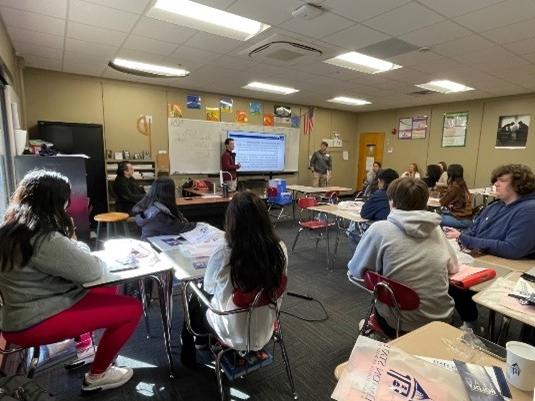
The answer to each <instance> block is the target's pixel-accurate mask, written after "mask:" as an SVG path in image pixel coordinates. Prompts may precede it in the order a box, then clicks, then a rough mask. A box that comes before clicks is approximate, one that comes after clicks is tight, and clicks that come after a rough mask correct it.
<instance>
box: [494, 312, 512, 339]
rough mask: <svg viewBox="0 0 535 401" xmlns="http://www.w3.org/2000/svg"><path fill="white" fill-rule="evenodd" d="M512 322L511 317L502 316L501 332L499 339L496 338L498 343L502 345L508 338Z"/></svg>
mask: <svg viewBox="0 0 535 401" xmlns="http://www.w3.org/2000/svg"><path fill="white" fill-rule="evenodd" d="M510 324H511V319H510V318H508V317H507V316H503V318H502V324H501V326H500V332H499V333H498V339H497V340H496V344H498V345H502V344H503V343H504V342H505V339H506V338H507V334H508V333H509V325H510Z"/></svg>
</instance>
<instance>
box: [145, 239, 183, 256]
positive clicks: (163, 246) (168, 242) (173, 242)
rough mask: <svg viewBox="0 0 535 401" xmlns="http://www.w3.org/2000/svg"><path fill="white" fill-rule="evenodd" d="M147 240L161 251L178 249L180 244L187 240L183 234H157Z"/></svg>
mask: <svg viewBox="0 0 535 401" xmlns="http://www.w3.org/2000/svg"><path fill="white" fill-rule="evenodd" d="M147 241H149V242H150V244H151V245H152V246H153V247H154V248H156V249H158V250H159V251H161V252H166V251H174V250H177V249H179V248H178V246H179V245H181V244H183V243H185V242H186V240H185V239H184V237H182V236H181V235H156V236H154V237H149V238H147Z"/></svg>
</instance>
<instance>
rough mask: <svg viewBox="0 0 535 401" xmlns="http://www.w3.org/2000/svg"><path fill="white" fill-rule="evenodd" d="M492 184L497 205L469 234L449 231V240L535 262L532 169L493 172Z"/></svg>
mask: <svg viewBox="0 0 535 401" xmlns="http://www.w3.org/2000/svg"><path fill="white" fill-rule="evenodd" d="M491 182H492V184H494V185H495V186H496V198H497V201H495V202H493V203H491V204H490V205H489V206H487V207H485V208H484V209H483V210H482V211H481V213H480V214H479V216H478V217H477V218H476V219H475V220H474V224H473V225H472V226H471V227H470V228H469V229H468V230H465V231H463V232H462V233H461V232H460V231H457V230H448V231H447V233H446V234H447V236H448V238H455V239H457V240H458V241H459V243H460V245H462V246H463V247H465V248H468V249H473V250H477V251H480V252H485V253H489V254H491V255H495V256H500V257H502V258H507V259H521V258H535V237H534V236H533V227H534V226H535V175H534V174H533V172H532V171H531V169H530V168H529V167H528V166H525V165H522V164H507V165H505V166H500V167H498V168H496V169H495V170H494V171H493V172H492V177H491Z"/></svg>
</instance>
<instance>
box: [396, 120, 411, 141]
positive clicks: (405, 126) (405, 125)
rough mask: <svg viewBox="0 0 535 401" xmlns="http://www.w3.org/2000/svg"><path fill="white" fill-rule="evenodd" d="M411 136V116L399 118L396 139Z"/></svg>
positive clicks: (409, 137)
mask: <svg viewBox="0 0 535 401" xmlns="http://www.w3.org/2000/svg"><path fill="white" fill-rule="evenodd" d="M411 138H412V118H411V117H405V118H400V119H399V127H398V139H411Z"/></svg>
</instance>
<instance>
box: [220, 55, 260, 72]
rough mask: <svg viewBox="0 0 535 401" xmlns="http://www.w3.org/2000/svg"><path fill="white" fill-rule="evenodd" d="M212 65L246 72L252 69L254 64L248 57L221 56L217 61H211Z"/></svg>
mask: <svg viewBox="0 0 535 401" xmlns="http://www.w3.org/2000/svg"><path fill="white" fill-rule="evenodd" d="M213 63H214V64H217V65H219V66H221V67H223V68H232V69H234V70H239V71H243V70H248V69H249V68H252V67H253V66H254V65H255V63H254V62H253V60H252V59H251V58H249V57H247V56H246V57H234V56H232V57H231V56H221V57H219V58H218V59H216V60H214V61H213Z"/></svg>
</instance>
